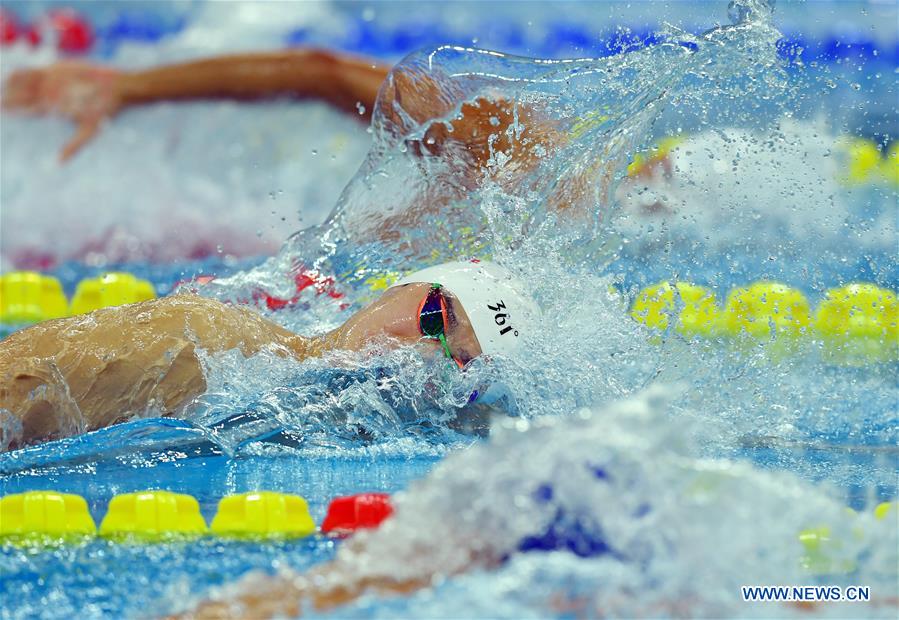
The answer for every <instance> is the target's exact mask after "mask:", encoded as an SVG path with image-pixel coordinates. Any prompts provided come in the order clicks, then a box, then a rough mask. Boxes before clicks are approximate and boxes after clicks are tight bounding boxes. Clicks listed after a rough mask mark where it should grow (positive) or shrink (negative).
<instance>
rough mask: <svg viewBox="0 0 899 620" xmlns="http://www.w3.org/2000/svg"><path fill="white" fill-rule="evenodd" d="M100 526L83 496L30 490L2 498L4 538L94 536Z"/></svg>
mask: <svg viewBox="0 0 899 620" xmlns="http://www.w3.org/2000/svg"><path fill="white" fill-rule="evenodd" d="M96 532H97V526H96V525H95V524H94V520H93V519H92V518H91V515H90V512H88V509H87V502H85V501H84V498H83V497H81V496H79V495H72V494H70V493H57V492H55V491H28V492H26V493H16V494H13V495H7V496H6V497H2V498H0V538H5V539H8V540H11V541H13V542H15V543H26V544H28V543H36V542H44V541H46V542H49V541H51V539H56V540H59V541H66V540H71V539H77V538H80V537H84V536H93V535H94V534H96Z"/></svg>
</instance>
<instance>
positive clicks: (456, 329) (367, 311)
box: [336, 283, 481, 364]
mask: <svg viewBox="0 0 899 620" xmlns="http://www.w3.org/2000/svg"><path fill="white" fill-rule="evenodd" d="M430 290H431V285H430V284H425V283H415V284H406V285H403V286H396V287H394V288H391V289H389V290H388V291H386V292H385V293H384V294H383V295H382V296H381V298H380V299H378V300H377V301H376V302H374V303H372V304H371V305H369V306H367V307H366V308H364V309H362V310H360V311H359V312H357V313H356V314H354V315H353V316H352V317H351V318H350V319H349V320H348V321H347V322H346V323H344V324H343V326H342V327H340V328H339V329H338V330H337V332H336V335H337V338H338V346H340V348H343V349H350V350H354V351H358V350H360V349H362V348H363V347H365V345H367V344H368V343H370V342H374V341H376V340H379V339H384V338H389V339H391V340H393V341H394V342H398V343H399V344H400V345H415V344H419V345H420V346H422V347H425V348H426V349H427V350H428V351H432V352H433V353H434V354H435V355H440V356H442V355H443V352H442V349H441V344H440V342H439V341H437V340H433V339H429V338H424V337H422V335H421V330H420V329H419V325H418V309H419V307H420V306H421V302H422V300H424V298H425V297H427V295H428V292H429V291H430ZM440 290H441V292H442V293H443V295H444V297H445V299H446V305H447V315H448V319H449V320H448V324H447V328H446V341H447V344H448V345H449V349H450V352H451V353H452V354H453V357H455V358H456V359H457V360H459V361H460V362H462V363H463V364H466V363H468V362H469V361H470V360H472V359H474V358H475V357H477V356H478V355H480V354H481V346H480V344H478V339H477V337H476V336H475V334H474V330H473V329H472V327H471V322H470V321H469V320H468V315H467V314H465V309H464V308H462V304H461V303H459V300H458V299H456V297H455V296H454V295H453V294H452V292H451V291H448V290H446V289H440Z"/></svg>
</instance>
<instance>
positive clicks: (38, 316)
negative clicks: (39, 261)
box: [0, 271, 69, 324]
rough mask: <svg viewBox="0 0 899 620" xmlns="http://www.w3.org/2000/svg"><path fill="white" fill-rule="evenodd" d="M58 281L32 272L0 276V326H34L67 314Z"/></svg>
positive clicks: (18, 272)
mask: <svg viewBox="0 0 899 620" xmlns="http://www.w3.org/2000/svg"><path fill="white" fill-rule="evenodd" d="M68 306H69V304H68V302H67V301H66V296H65V294H64V293H63V292H62V285H61V284H60V283H59V280H57V279H56V278H54V277H52V276H44V275H41V274H39V273H36V272H34V271H13V272H10V273H6V274H3V275H2V276H0V323H9V324H17V323H36V322H37V321H45V320H47V319H57V318H59V317H63V316H66V315H67V314H68V309H69V308H68Z"/></svg>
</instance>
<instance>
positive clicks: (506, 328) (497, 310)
mask: <svg viewBox="0 0 899 620" xmlns="http://www.w3.org/2000/svg"><path fill="white" fill-rule="evenodd" d="M487 309H488V310H490V311H491V312H493V313H494V315H493V320H494V322H495V323H496V324H497V325H499V326H500V327H502V329H501V330H499V335H500V336H505V335H506V334H508V333H509V332H512V335H514V336H517V335H518V330H517V329H515V328H514V327H512V325H511V324H510V325H506V322H507V319H509V318H510V317H509V313H508V312H503V311H504V310H506V304H505V303H503V300H502V299H500V300H499V302H498V303H496V304H495V305H493V306H491V305H490V304H487Z"/></svg>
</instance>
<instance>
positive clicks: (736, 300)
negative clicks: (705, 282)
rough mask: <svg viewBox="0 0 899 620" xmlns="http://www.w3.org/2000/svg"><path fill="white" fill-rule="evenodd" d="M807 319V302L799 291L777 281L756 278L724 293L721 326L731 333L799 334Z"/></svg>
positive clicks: (757, 336) (809, 320)
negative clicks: (725, 294)
mask: <svg viewBox="0 0 899 620" xmlns="http://www.w3.org/2000/svg"><path fill="white" fill-rule="evenodd" d="M810 322H811V311H810V309H809V303H808V300H807V299H806V298H805V296H804V295H803V294H802V293H801V292H800V291H797V290H796V289H794V288H791V287H789V286H786V285H785V284H780V283H778V282H756V283H754V284H751V285H750V286H748V287H741V288H736V289H734V290H732V291H731V292H730V294H729V295H728V296H727V303H726V304H725V307H724V316H723V321H722V329H723V331H724V332H725V333H726V334H729V335H731V336H739V335H741V334H748V335H750V336H754V337H756V338H765V337H769V336H772V335H778V336H779V335H784V336H799V335H800V334H803V333H805V332H806V330H807V328H808V326H809V323H810Z"/></svg>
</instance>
